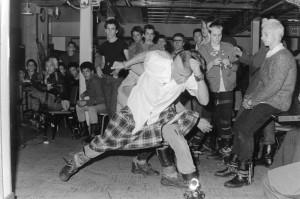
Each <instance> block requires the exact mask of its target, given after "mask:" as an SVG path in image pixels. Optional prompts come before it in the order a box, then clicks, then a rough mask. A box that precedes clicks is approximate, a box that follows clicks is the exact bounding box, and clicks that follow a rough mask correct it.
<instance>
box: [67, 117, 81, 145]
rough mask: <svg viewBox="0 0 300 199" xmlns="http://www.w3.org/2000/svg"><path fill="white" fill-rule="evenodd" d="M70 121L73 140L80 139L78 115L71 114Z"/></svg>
mask: <svg viewBox="0 0 300 199" xmlns="http://www.w3.org/2000/svg"><path fill="white" fill-rule="evenodd" d="M68 121H69V124H70V127H71V132H72V139H73V138H76V137H78V136H79V135H80V130H79V125H78V120H77V117H76V115H74V114H71V115H70V116H69V117H68Z"/></svg>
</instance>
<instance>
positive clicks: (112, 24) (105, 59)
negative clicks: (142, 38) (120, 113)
mask: <svg viewBox="0 0 300 199" xmlns="http://www.w3.org/2000/svg"><path fill="white" fill-rule="evenodd" d="M104 27H105V33H106V36H107V41H105V42H104V43H103V44H101V45H100V54H101V55H102V65H101V67H99V66H98V67H97V68H96V70H97V75H98V76H99V77H101V78H104V80H105V81H104V83H103V91H104V98H105V105H106V110H107V112H108V114H109V117H111V116H112V115H113V114H114V113H115V112H116V108H117V95H118V88H119V86H120V85H121V83H122V81H123V79H124V77H123V75H124V74H122V71H121V73H120V70H113V69H111V67H112V65H113V63H114V62H115V61H120V62H122V61H125V60H127V59H128V50H127V49H128V46H127V43H126V42H125V41H124V40H122V39H119V38H118V37H117V33H118V30H119V23H118V22H117V21H116V20H115V19H109V20H108V21H106V22H105V24H104Z"/></svg>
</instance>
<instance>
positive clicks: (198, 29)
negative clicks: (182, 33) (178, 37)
mask: <svg viewBox="0 0 300 199" xmlns="http://www.w3.org/2000/svg"><path fill="white" fill-rule="evenodd" d="M196 32H199V33H200V34H201V35H202V30H201V29H200V28H196V29H194V30H193V36H194V35H195V33H196ZM202 36H203V35H202Z"/></svg>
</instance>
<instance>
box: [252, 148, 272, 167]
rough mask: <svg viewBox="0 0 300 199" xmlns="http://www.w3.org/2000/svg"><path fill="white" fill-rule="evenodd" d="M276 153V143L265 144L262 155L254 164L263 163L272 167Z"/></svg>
mask: <svg viewBox="0 0 300 199" xmlns="http://www.w3.org/2000/svg"><path fill="white" fill-rule="evenodd" d="M274 154H275V147H274V144H264V145H263V148H262V152H261V157H260V158H259V159H258V160H256V161H255V162H254V165H263V166H265V167H270V166H271V165H272V164H273V157H274Z"/></svg>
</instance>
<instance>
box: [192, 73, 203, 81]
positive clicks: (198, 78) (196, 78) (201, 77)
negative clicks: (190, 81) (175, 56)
mask: <svg viewBox="0 0 300 199" xmlns="http://www.w3.org/2000/svg"><path fill="white" fill-rule="evenodd" d="M194 77H195V80H196V81H197V82H200V81H202V80H204V74H201V75H197V76H196V75H194Z"/></svg>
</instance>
